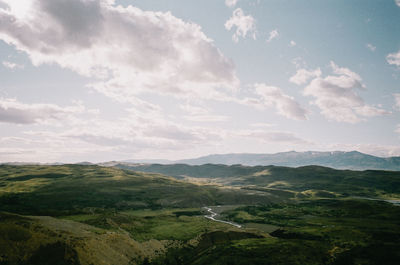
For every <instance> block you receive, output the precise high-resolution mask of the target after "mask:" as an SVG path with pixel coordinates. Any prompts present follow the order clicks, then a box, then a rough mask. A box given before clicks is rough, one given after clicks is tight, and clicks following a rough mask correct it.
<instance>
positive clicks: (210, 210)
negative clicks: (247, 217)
mask: <svg viewBox="0 0 400 265" xmlns="http://www.w3.org/2000/svg"><path fill="white" fill-rule="evenodd" d="M204 209H206V210H207V212H208V214H206V215H204V217H205V218H208V219H210V220H213V221H215V222H220V223H224V224H229V225H233V226H235V227H237V228H241V227H242V226H241V225H239V224H236V223H233V222H229V221H223V220H218V219H216V218H215V217H216V216H217V215H218V214H217V213H216V212H213V210H212V209H211V208H210V207H204Z"/></svg>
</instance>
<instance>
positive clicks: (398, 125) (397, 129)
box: [395, 124, 400, 133]
mask: <svg viewBox="0 0 400 265" xmlns="http://www.w3.org/2000/svg"><path fill="white" fill-rule="evenodd" d="M395 132H397V133H400V124H397V128H396V130H395Z"/></svg>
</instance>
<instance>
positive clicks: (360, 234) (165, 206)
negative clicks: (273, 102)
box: [0, 165, 400, 265]
mask: <svg viewBox="0 0 400 265" xmlns="http://www.w3.org/2000/svg"><path fill="white" fill-rule="evenodd" d="M233 167H236V166H233ZM238 167H239V166H238ZM210 168H213V169H214V170H211V169H210ZM216 168H217V169H218V170H216ZM186 170H187V168H186ZM196 170H199V169H198V168H197V169H196ZM207 170H209V174H208V175H207V176H199V175H196V174H197V173H195V172H194V171H192V172H190V171H189V172H185V173H186V176H187V177H190V178H191V179H188V178H184V177H182V175H178V174H170V175H171V176H166V175H162V174H160V172H143V171H133V170H132V169H128V168H123V169H121V168H118V167H102V166H96V165H60V166H10V165H1V166H0V250H1V251H0V264H1V265H3V264H34V265H35V264H41V265H43V264H44V265H46V264H88V265H89V264H94V265H97V264H138V265H139V264H154V265H156V264H185V265H186V264H193V265H194V264H199V265H200V264H216V265H217V264H218V265H224V264H226V265H228V264H234V265H235V264H274V265H276V264H332V265H333V264H360V265H361V264H386V265H387V264H398V261H399V260H400V252H399V251H398V250H399V249H400V207H399V206H398V205H397V204H396V202H397V201H396V200H398V198H399V197H400V192H399V184H400V177H399V172H388V171H363V172H359V171H339V170H333V169H328V168H321V167H303V168H297V169H293V168H283V167H241V168H240V170H236V169H235V168H233V169H232V168H230V167H229V166H222V165H217V166H212V167H211V166H210V165H208V166H207V167H204V168H202V169H201V174H203V175H205V174H206V171H207ZM224 170H226V171H225V172H224ZM234 172H236V173H234ZM164 173H165V172H164ZM180 173H181V172H180ZM231 173H232V174H231ZM204 178H208V179H210V180H212V184H210V183H209V182H204V181H203V182H202V181H196V179H204ZM207 183H208V184H207ZM222 183H224V184H222ZM387 199H391V200H394V201H393V202H388V201H386V200H387ZM206 206H207V207H210V208H211V209H212V211H213V212H214V213H215V214H216V216H215V218H216V220H223V221H227V222H234V223H237V224H240V225H241V227H240V228H238V227H235V226H232V225H230V224H228V223H222V222H218V221H215V220H211V219H209V218H205V216H206V215H209V214H210V213H209V212H207V211H206V210H205V208H204V207H206Z"/></svg>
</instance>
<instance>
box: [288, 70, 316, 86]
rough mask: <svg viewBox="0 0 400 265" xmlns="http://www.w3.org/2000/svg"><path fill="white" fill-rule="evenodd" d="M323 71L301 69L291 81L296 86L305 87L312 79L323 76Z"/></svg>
mask: <svg viewBox="0 0 400 265" xmlns="http://www.w3.org/2000/svg"><path fill="white" fill-rule="evenodd" d="M321 74H322V73H321V69H319V68H317V69H315V70H307V69H299V70H297V72H296V74H295V75H293V76H292V77H290V79H289V81H290V82H292V83H294V84H296V85H303V84H305V83H307V82H308V81H309V80H310V79H312V78H315V77H320V76H321Z"/></svg>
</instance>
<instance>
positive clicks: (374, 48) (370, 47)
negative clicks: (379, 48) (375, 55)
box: [365, 43, 376, 52]
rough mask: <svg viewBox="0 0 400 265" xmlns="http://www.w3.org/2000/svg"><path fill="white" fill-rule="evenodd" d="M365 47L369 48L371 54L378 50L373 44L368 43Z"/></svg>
mask: <svg viewBox="0 0 400 265" xmlns="http://www.w3.org/2000/svg"><path fill="white" fill-rule="evenodd" d="M365 47H367V48H368V49H369V50H370V51H371V52H374V51H375V50H376V46H374V45H372V44H371V43H367V44H366V45H365Z"/></svg>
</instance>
